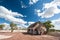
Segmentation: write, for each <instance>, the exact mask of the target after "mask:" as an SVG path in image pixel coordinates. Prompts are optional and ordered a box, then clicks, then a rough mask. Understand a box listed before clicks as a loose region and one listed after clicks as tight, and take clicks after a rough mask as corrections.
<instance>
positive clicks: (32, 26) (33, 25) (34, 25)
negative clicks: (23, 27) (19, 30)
mask: <svg viewBox="0 0 60 40" xmlns="http://www.w3.org/2000/svg"><path fill="white" fill-rule="evenodd" d="M37 24H39V25H42V26H43V23H41V22H40V21H38V22H36V23H34V24H31V25H30V26H29V27H28V28H34V27H36V25H37Z"/></svg>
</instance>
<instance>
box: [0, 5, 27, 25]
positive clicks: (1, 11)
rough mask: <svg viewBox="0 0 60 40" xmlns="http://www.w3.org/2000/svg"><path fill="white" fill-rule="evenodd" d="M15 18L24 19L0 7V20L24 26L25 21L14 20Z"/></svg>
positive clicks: (18, 14)
mask: <svg viewBox="0 0 60 40" xmlns="http://www.w3.org/2000/svg"><path fill="white" fill-rule="evenodd" d="M15 16H21V17H24V16H23V15H22V14H20V13H18V12H12V11H11V10H8V9H7V8H5V7H3V6H0V18H5V19H6V20H8V21H10V22H14V23H19V24H25V23H26V21H24V20H23V19H21V18H20V19H19V18H15Z"/></svg>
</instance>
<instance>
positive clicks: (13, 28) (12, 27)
mask: <svg viewBox="0 0 60 40" xmlns="http://www.w3.org/2000/svg"><path fill="white" fill-rule="evenodd" d="M10 27H11V32H13V30H16V29H17V24H14V23H13V22H11V23H10Z"/></svg>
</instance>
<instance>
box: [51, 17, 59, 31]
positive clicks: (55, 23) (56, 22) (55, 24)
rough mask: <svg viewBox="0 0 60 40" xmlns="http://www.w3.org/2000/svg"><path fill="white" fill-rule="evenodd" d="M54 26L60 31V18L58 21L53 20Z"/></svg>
mask: <svg viewBox="0 0 60 40" xmlns="http://www.w3.org/2000/svg"><path fill="white" fill-rule="evenodd" d="M52 24H53V25H54V26H55V27H54V28H55V29H58V30H60V18H58V19H56V20H52Z"/></svg>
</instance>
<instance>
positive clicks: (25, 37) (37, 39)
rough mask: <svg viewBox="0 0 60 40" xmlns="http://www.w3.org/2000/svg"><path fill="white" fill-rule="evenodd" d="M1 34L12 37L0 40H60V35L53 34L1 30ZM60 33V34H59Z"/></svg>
mask: <svg viewBox="0 0 60 40" xmlns="http://www.w3.org/2000/svg"><path fill="white" fill-rule="evenodd" d="M0 35H6V36H11V35H13V36H12V37H10V38H5V39H0V40H60V39H59V38H60V37H59V36H51V35H30V34H27V33H21V32H13V33H11V32H0ZM59 35H60V34H59Z"/></svg>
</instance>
